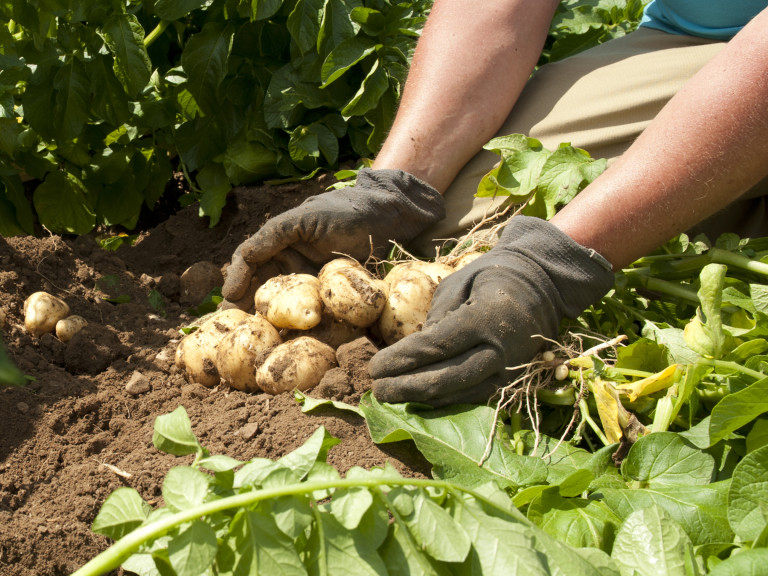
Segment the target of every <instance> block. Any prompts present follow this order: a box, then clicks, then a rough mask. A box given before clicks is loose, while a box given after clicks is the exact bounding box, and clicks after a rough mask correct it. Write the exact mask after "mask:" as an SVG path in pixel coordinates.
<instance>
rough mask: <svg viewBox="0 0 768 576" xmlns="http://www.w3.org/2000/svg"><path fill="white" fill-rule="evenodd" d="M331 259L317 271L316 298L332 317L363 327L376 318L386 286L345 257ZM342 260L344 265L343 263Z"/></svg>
mask: <svg viewBox="0 0 768 576" xmlns="http://www.w3.org/2000/svg"><path fill="white" fill-rule="evenodd" d="M341 260H342V263H340V262H339V261H338V259H337V260H332V261H331V262H329V263H328V264H326V265H325V266H323V268H322V269H321V270H320V273H319V274H318V276H317V277H318V278H319V280H320V297H321V298H322V299H323V304H324V305H325V309H326V310H328V311H329V312H330V313H331V314H332V315H333V317H334V318H336V319H337V320H341V321H343V322H347V323H349V324H351V325H352V326H358V327H360V328H366V327H368V326H371V325H372V324H374V323H375V322H376V320H378V318H379V316H380V315H381V311H382V310H383V309H384V304H385V303H386V301H387V285H386V283H385V282H384V281H383V280H380V279H378V278H376V277H374V276H373V275H372V274H371V273H370V272H368V270H366V269H365V268H363V267H362V266H361V265H360V264H359V263H357V262H355V261H353V260H350V259H349V258H343V259H341ZM343 263H346V264H347V265H346V266H345V265H343Z"/></svg>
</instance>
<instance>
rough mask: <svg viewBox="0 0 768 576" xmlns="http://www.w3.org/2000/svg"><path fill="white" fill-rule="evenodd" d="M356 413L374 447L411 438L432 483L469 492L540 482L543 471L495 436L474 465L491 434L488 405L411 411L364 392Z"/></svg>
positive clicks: (537, 462) (539, 464)
mask: <svg viewBox="0 0 768 576" xmlns="http://www.w3.org/2000/svg"><path fill="white" fill-rule="evenodd" d="M360 408H361V409H362V410H363V413H364V414H365V419H366V423H367V424H368V429H369V431H370V433H371V438H372V439H373V441H374V442H376V443H377V444H381V443H387V442H397V441H400V440H409V439H412V440H413V441H414V442H415V444H416V447H417V448H418V449H419V452H421V453H422V454H423V455H424V457H425V458H426V459H427V460H429V462H430V463H431V464H432V466H433V467H434V468H433V474H434V476H435V477H437V478H441V479H445V480H451V481H453V482H456V483H458V484H461V485H464V486H469V487H472V486H479V485H481V484H485V483H487V482H488V481H496V482H498V483H499V484H500V485H502V486H509V487H512V488H518V487H520V486H528V485H531V484H537V483H540V482H543V481H544V480H545V479H546V474H547V468H546V465H545V464H544V462H543V461H542V460H541V459H539V458H532V457H529V456H520V455H518V454H517V453H516V452H515V451H514V450H512V449H511V448H510V447H509V444H508V442H504V441H503V440H501V439H499V438H498V437H497V439H496V441H495V442H494V443H493V447H492V449H491V452H490V455H489V456H488V458H487V460H486V461H485V462H484V463H483V465H482V466H479V463H480V460H481V459H482V457H483V454H484V453H485V447H486V443H487V440H488V436H489V434H490V433H491V431H492V430H494V429H495V420H494V410H493V408H490V407H488V406H471V407H468V406H453V407H450V408H443V409H439V410H433V411H426V412H416V411H415V410H413V408H412V407H411V406H410V405H408V404H382V403H380V402H378V401H377V400H376V399H375V398H374V397H373V396H372V395H371V394H370V393H368V394H366V395H365V396H363V398H362V399H361V400H360Z"/></svg>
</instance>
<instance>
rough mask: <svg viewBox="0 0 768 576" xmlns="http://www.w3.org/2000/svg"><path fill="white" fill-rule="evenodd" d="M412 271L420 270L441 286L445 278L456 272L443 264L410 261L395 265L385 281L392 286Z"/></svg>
mask: <svg viewBox="0 0 768 576" xmlns="http://www.w3.org/2000/svg"><path fill="white" fill-rule="evenodd" d="M410 270H418V271H419V272H423V273H424V274H426V275H427V276H429V277H430V278H431V279H432V280H433V281H434V283H435V284H440V282H441V281H442V279H443V278H445V277H446V276H450V275H451V274H453V273H454V272H455V271H456V270H455V269H454V268H453V267H452V266H449V265H448V264H443V263H441V262H425V261H423V260H410V261H408V262H401V263H399V264H397V265H395V266H394V267H393V268H392V270H390V271H389V274H387V275H386V276H385V277H384V281H385V282H386V283H387V284H389V285H390V286H391V285H392V284H393V283H395V282H397V281H398V278H399V277H400V275H402V274H407V273H408V271H410Z"/></svg>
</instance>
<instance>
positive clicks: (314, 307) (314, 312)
mask: <svg viewBox="0 0 768 576" xmlns="http://www.w3.org/2000/svg"><path fill="white" fill-rule="evenodd" d="M254 305H255V308H256V311H257V312H259V313H261V314H263V315H264V316H265V317H266V318H267V320H269V321H270V323H271V324H272V325H273V326H275V327H276V328H291V329H294V330H309V329H310V328H312V327H314V326H317V325H318V324H320V320H321V319H322V314H323V301H322V299H321V298H320V280H318V279H317V278H316V277H315V276H311V275H309V274H290V275H281V276H275V277H273V278H270V279H269V280H267V281H266V282H264V284H262V285H261V286H260V287H259V289H258V290H257V291H256V295H255V296H254Z"/></svg>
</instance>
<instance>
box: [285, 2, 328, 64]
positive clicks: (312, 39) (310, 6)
mask: <svg viewBox="0 0 768 576" xmlns="http://www.w3.org/2000/svg"><path fill="white" fill-rule="evenodd" d="M324 4H325V1H324V0H297V1H296V5H295V7H294V9H293V11H292V12H291V13H290V15H289V16H288V20H287V22H286V26H287V27H288V31H289V32H290V33H291V37H292V38H293V41H294V42H296V45H297V46H298V47H299V51H300V52H301V53H302V54H304V53H306V52H309V51H310V50H313V49H315V47H316V46H317V38H318V36H319V35H320V23H321V22H322V19H323V6H324Z"/></svg>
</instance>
